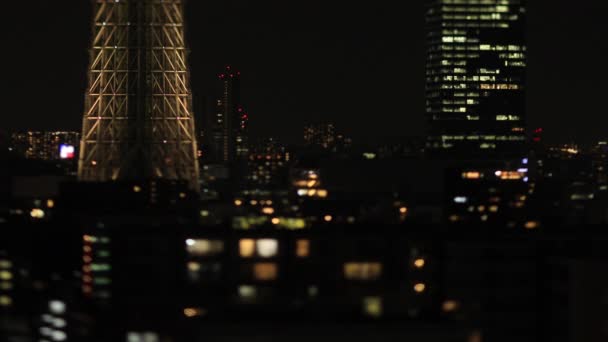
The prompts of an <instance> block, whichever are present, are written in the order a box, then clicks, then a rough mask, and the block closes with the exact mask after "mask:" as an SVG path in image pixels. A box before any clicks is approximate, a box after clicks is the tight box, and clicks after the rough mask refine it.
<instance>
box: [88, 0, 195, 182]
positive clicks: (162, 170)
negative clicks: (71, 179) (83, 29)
mask: <svg viewBox="0 0 608 342" xmlns="http://www.w3.org/2000/svg"><path fill="white" fill-rule="evenodd" d="M93 11H94V12H93V27H92V31H93V32H92V37H93V38H92V44H91V49H90V64H89V70H88V85H87V90H86V97H85V112H84V118H83V129H82V141H81V148H80V159H79V172H78V174H79V179H80V180H81V181H88V182H107V181H120V180H139V179H169V180H180V181H187V182H188V183H189V184H190V186H191V187H192V188H196V187H198V176H199V170H198V159H197V143H196V135H195V125H194V118H193V114H192V99H191V91H190V85H189V70H188V63H187V55H188V51H187V49H186V43H185V38H184V16H183V14H184V9H183V1H181V0H164V1H159V0H138V1H137V0H129V1H124V0H123V1H95V2H93Z"/></svg>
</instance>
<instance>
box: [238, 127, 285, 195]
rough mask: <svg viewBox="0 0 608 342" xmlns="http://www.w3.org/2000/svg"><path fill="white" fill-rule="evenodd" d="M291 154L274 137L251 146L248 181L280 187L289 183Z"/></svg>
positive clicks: (265, 185)
mask: <svg viewBox="0 0 608 342" xmlns="http://www.w3.org/2000/svg"><path fill="white" fill-rule="evenodd" d="M290 160H291V155H290V153H289V152H288V151H287V148H286V147H285V146H282V145H280V144H279V143H278V142H277V141H275V140H274V139H268V140H266V141H264V142H261V143H258V144H255V145H252V146H251V154H250V156H249V163H248V166H249V167H248V170H249V171H248V174H247V181H248V183H249V184H250V186H253V187H261V188H266V189H267V188H278V187H279V186H282V185H286V183H287V168H288V166H289V162H290Z"/></svg>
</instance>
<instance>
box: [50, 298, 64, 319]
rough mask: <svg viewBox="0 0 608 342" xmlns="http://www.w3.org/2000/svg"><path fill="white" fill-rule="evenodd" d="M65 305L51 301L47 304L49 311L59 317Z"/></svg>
mask: <svg viewBox="0 0 608 342" xmlns="http://www.w3.org/2000/svg"><path fill="white" fill-rule="evenodd" d="M65 309H66V307H65V303H64V302H61V301H58V300H53V301H50V302H49V311H50V312H51V313H53V314H56V315H61V314H64V313H65Z"/></svg>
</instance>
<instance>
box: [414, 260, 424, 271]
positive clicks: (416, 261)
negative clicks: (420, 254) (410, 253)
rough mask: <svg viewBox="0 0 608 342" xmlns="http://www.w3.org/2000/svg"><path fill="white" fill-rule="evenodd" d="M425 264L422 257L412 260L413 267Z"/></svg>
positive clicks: (420, 266)
mask: <svg viewBox="0 0 608 342" xmlns="http://www.w3.org/2000/svg"><path fill="white" fill-rule="evenodd" d="M425 265H426V260H424V259H422V258H418V259H416V260H414V267H416V268H418V269H421V268H424V266H425Z"/></svg>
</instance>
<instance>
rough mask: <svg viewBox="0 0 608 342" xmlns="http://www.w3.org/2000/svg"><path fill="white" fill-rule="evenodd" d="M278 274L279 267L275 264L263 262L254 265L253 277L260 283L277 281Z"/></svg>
mask: <svg viewBox="0 0 608 342" xmlns="http://www.w3.org/2000/svg"><path fill="white" fill-rule="evenodd" d="M278 272H279V271H278V267H277V264H275V263H270V262H261V263H257V264H255V265H253V276H254V278H255V279H256V280H259V281H271V280H276V279H277V274H278Z"/></svg>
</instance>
